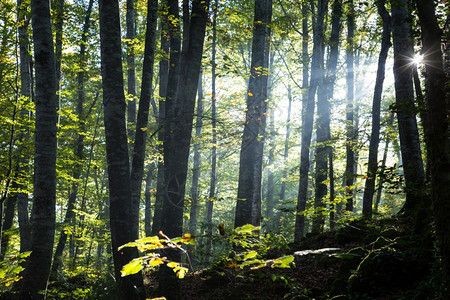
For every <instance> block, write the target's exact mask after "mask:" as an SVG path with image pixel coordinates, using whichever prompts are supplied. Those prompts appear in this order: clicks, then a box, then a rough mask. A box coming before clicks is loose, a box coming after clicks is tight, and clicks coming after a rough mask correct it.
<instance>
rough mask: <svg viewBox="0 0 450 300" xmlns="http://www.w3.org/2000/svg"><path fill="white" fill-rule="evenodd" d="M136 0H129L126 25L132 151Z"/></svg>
mask: <svg viewBox="0 0 450 300" xmlns="http://www.w3.org/2000/svg"><path fill="white" fill-rule="evenodd" d="M135 1H136V0H127V3H126V5H127V12H126V15H125V18H126V27H127V34H126V37H127V79H128V91H127V92H128V97H130V98H129V99H128V101H127V123H128V126H127V128H128V138H129V140H130V146H129V147H130V153H133V152H132V144H133V141H134V137H135V132H136V128H139V127H137V126H136V97H137V96H136V65H135V55H134V39H135V37H136V28H135V23H136V10H135V8H134V2H135Z"/></svg>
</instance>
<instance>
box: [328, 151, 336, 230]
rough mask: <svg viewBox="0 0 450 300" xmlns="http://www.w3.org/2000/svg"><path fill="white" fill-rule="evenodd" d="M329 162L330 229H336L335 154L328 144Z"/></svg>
mask: <svg viewBox="0 0 450 300" xmlns="http://www.w3.org/2000/svg"><path fill="white" fill-rule="evenodd" d="M328 147H329V149H328V162H329V164H330V167H329V168H328V176H330V203H331V204H330V229H331V230H334V228H335V227H336V213H335V211H336V208H335V204H334V199H335V197H336V196H335V195H336V192H335V190H334V155H333V152H334V151H333V147H332V146H331V145H330V146H328Z"/></svg>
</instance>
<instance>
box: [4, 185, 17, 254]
mask: <svg viewBox="0 0 450 300" xmlns="http://www.w3.org/2000/svg"><path fill="white" fill-rule="evenodd" d="M15 186H17V184H16V183H14V182H13V188H14V187H15ZM16 203H17V194H16V193H10V195H9V196H8V198H7V199H6V205H5V211H4V215H3V216H1V217H3V218H2V219H3V224H2V236H1V247H0V249H1V251H0V261H3V260H4V258H5V254H6V251H8V245H9V240H10V233H8V232H7V231H8V230H10V229H11V228H12V225H13V221H14V212H15V210H16Z"/></svg>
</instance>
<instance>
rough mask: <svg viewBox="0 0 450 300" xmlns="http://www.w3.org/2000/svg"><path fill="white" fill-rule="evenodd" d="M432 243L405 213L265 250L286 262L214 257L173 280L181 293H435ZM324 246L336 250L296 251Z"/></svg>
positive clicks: (265, 295) (407, 295)
mask: <svg viewBox="0 0 450 300" xmlns="http://www.w3.org/2000/svg"><path fill="white" fill-rule="evenodd" d="M430 226H431V225H430ZM430 228H431V227H430ZM433 241H434V237H433V232H432V230H429V229H428V230H425V232H420V233H415V230H414V224H411V223H410V222H409V221H408V220H405V219H400V218H390V219H380V220H375V221H370V222H369V221H364V220H357V221H354V222H352V223H350V224H347V225H345V226H343V227H341V228H340V229H339V230H336V231H329V232H326V233H323V234H321V235H318V236H309V237H306V238H304V239H303V241H302V243H301V244H300V246H299V247H294V246H293V245H289V246H288V247H285V248H284V249H283V250H280V249H278V250H276V249H269V250H268V251H267V253H266V254H265V257H264V259H274V258H276V257H280V256H285V255H294V257H295V260H294V263H293V264H291V267H290V268H272V267H263V268H260V269H257V270H251V269H250V268H249V267H244V268H240V267H239V266H238V265H236V264H233V263H230V259H224V260H223V261H220V262H216V263H215V264H213V266H212V267H209V268H207V269H204V270H201V271H197V272H196V273H195V274H193V275H189V276H187V277H186V278H184V279H182V280H181V284H182V291H183V292H182V294H183V299H208V300H209V299H236V300H238V299H421V300H422V299H440V298H439V287H440V280H439V278H440V263H439V261H438V259H437V258H436V257H437V255H436V254H437V253H436V250H435V246H434V242H433ZM324 248H339V250H338V251H336V249H335V250H334V251H333V250H332V249H331V251H327V250H325V251H322V252H321V253H318V252H317V251H316V252H314V251H302V250H316V249H324ZM328 250H329V249H328ZM319 252H320V251H319ZM295 253H296V254H295Z"/></svg>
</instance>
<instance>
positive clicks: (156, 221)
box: [152, 1, 170, 235]
mask: <svg viewBox="0 0 450 300" xmlns="http://www.w3.org/2000/svg"><path fill="white" fill-rule="evenodd" d="M161 4H162V9H166V8H165V5H166V1H162V3H161ZM164 16H167V15H166V14H164V15H163V17H162V18H161V19H162V20H161V42H160V44H161V51H162V52H163V53H164V56H163V58H162V59H161V60H160V62H159V99H160V100H159V103H158V104H159V114H158V129H159V131H158V142H159V145H158V152H159V154H160V156H163V155H164V147H163V143H164V138H165V130H166V124H167V121H166V103H165V100H166V97H167V85H168V81H169V60H168V56H169V51H170V42H169V40H168V38H167V33H168V19H167V18H166V17H164ZM164 190H165V184H164V163H163V161H162V159H159V160H158V174H157V182H156V197H155V209H154V213H153V223H152V235H157V234H158V232H159V230H160V229H161V214H162V206H163V202H164V194H165V192H164Z"/></svg>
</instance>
